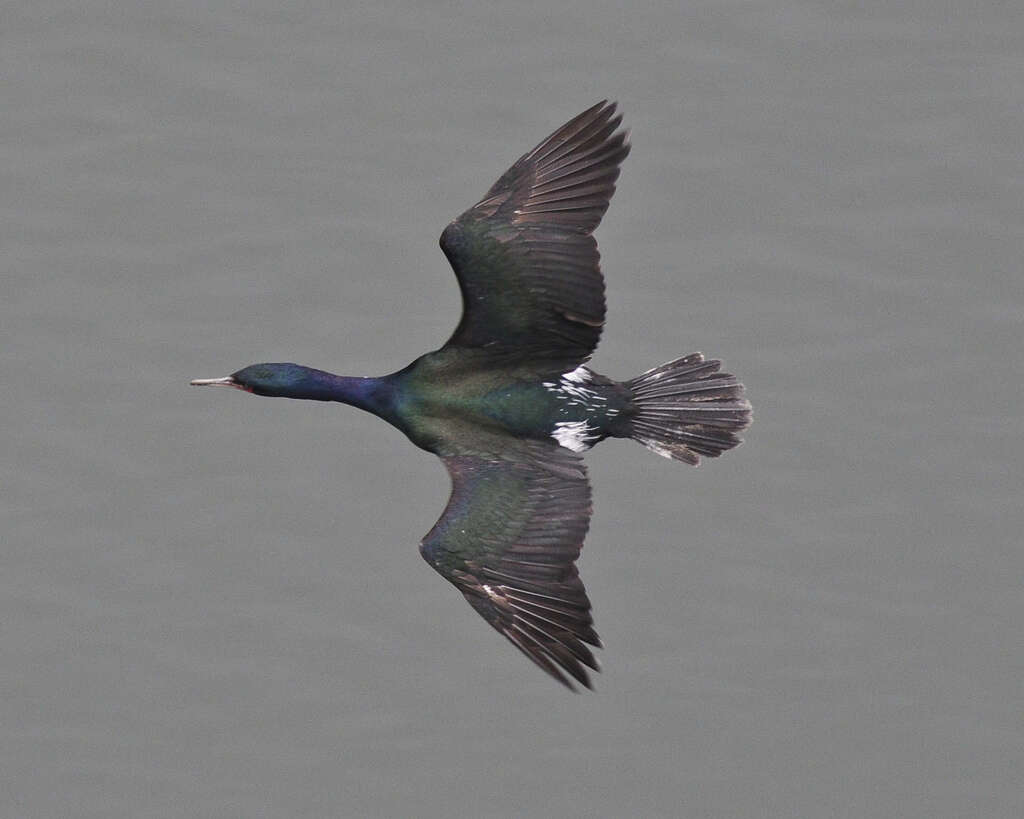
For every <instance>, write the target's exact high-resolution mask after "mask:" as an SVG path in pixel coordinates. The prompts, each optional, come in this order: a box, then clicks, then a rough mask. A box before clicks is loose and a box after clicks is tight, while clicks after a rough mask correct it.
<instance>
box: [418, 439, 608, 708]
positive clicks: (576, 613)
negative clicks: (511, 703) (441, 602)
mask: <svg viewBox="0 0 1024 819" xmlns="http://www.w3.org/2000/svg"><path fill="white" fill-rule="evenodd" d="M512 457H514V458H515V460H509V458H512ZM442 460H443V461H444V463H445V466H447V467H448V472H449V474H450V475H451V478H452V494H451V498H450V499H449V501H448V506H447V507H446V508H445V510H444V514H443V515H441V519H440V520H439V521H438V522H437V524H435V526H434V528H433V529H431V530H430V533H429V534H428V535H427V536H426V537H425V538H424V539H423V542H422V543H421V544H420V553H421V554H422V555H423V557H424V559H425V560H426V561H427V563H429V564H430V565H431V566H433V567H434V568H435V569H436V570H437V571H438V572H439V573H440V574H441V575H442V576H444V577H445V578H447V579H448V580H449V581H451V582H452V583H453V584H454V585H455V586H456V588H458V589H459V591H461V592H462V593H463V594H464V595H465V597H466V599H467V600H468V601H469V604H470V605H471V606H472V607H473V608H474V609H476V611H477V612H478V613H479V614H480V615H481V616H482V617H483V618H484V619H485V620H486V621H487V622H488V623H490V624H491V625H492V626H494V628H496V629H497V630H498V631H500V632H501V633H502V634H504V635H505V636H506V637H507V638H508V639H509V640H510V641H511V642H512V643H513V645H515V646H516V648H518V649H519V650H520V651H522V652H523V653H524V654H525V655H526V656H527V657H529V658H530V659H531V660H533V662H535V663H536V664H537V665H539V666H540V667H541V668H542V669H544V670H545V671H546V672H547V673H548V674H550V675H551V676H552V677H554V678H555V679H556V680H558V681H559V682H561V683H562V684H563V685H565V686H567V687H568V688H570V689H573V685H572V683H571V682H570V681H569V680H568V679H567V677H566V673H567V674H568V675H570V676H571V677H573V678H574V679H575V680H577V681H578V682H580V683H581V684H582V685H585V686H586V687H587V688H590V687H591V685H590V677H589V676H588V674H587V671H586V669H585V668H584V666H586V667H589V668H592V669H594V670H595V671H597V670H599V667H598V664H597V660H596V659H595V658H594V655H593V653H591V651H590V649H589V648H587V646H586V644H587V643H589V644H590V645H592V646H598V647H600V645H601V642H600V640H599V639H598V636H597V634H596V633H595V631H594V628H593V619H592V618H591V616H590V600H588V599H587V593H586V590H585V589H584V588H583V582H582V581H581V580H580V578H579V574H578V573H577V571H576V566H575V560H576V558H577V557H578V556H579V553H580V548H581V547H582V546H583V538H584V536H585V535H586V533H587V527H588V525H589V522H590V484H589V483H588V481H587V473H586V470H585V468H584V466H583V462H582V460H581V459H580V456H579V455H576V454H575V453H573V452H570V451H569V450H567V449H563V448H561V447H558V446H556V445H555V444H554V443H552V444H551V445H548V444H546V443H543V444H542V443H540V442H519V443H518V444H517V446H516V447H515V449H514V450H508V451H506V454H505V456H504V457H502V456H495V457H493V458H491V457H485V456H478V455H457V456H454V457H446V458H443V459H442Z"/></svg>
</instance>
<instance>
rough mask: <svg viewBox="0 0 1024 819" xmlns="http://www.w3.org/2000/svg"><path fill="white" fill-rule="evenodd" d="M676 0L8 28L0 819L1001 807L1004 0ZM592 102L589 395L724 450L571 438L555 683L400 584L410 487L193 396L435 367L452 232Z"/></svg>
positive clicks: (320, 438)
mask: <svg viewBox="0 0 1024 819" xmlns="http://www.w3.org/2000/svg"><path fill="white" fill-rule="evenodd" d="M684 7H685V8H684V10H680V4H678V3H669V2H664V3H645V2H640V3H633V4H629V5H628V8H626V7H622V4H620V3H612V2H596V3H592V2H569V3H566V4H562V5H561V6H560V7H559V8H557V9H552V7H551V5H550V4H540V3H524V4H515V5H514V6H513V5H510V4H507V5H506V6H505V7H503V8H502V9H498V8H496V7H494V8H492V7H484V6H480V7H477V6H470V5H458V4H449V3H410V2H385V3H379V4H373V5H372V7H371V6H367V7H365V8H361V9H355V8H346V7H344V5H343V4H337V5H336V4H328V3H316V4H305V5H301V6H294V7H293V6H284V5H282V4H279V3H270V2H262V3H250V4H244V5H242V6H238V7H229V6H226V5H224V4H219V5H218V4H213V7H212V8H211V6H210V4H205V3H195V2H180V3H175V4H170V5H168V4H157V3H143V2H138V3H108V2H93V1H92V0H88V1H87V2H76V3H67V2H52V3H32V4H26V3H13V4H6V5H5V7H4V13H3V17H4V23H3V26H2V28H0V54H2V58H0V59H2V65H3V74H4V78H5V81H4V83H3V88H4V90H3V92H2V98H3V110H4V113H3V117H2V118H0V174H2V184H0V246H2V248H3V253H2V261H0V265H2V268H0V269H2V273H3V285H2V296H3V297H2V299H0V338H2V344H0V366H2V373H3V385H4V388H3V390H2V391H0V412H2V418H3V432H2V439H0V440H2V457H0V485H2V487H3V492H2V495H0V513H2V518H3V528H2V531H3V534H2V540H3V548H2V551H0V564H2V570H0V720H2V725H3V735H4V740H3V742H2V743H0V771H2V774H0V783H2V785H0V814H2V815H4V816H11V817H15V816H16V817H55V816H61V817H65V816H67V817H71V816H74V817H104V818H105V819H110V818H112V817H133V818H134V817H186V816H187V817H191V816H216V817H264V816H266V817H282V816H289V817H291V816H308V817H329V816H339V817H349V816H351V817H364V816H382V817H398V816H422V817H428V816H437V817H449V816H474V817H512V816H529V817H549V816H579V817H584V816H585V817H593V816H601V817H624V816H644V817H661V816H664V817H676V816H678V817H726V816H727V817H807V818H808V819H818V818H819V817H855V818H856V819H864V817H878V819H890V818H891V817H895V816H899V817H928V818H929V819H936V818H937V817H1017V816H1020V815H1024V791H1022V790H1021V786H1020V781H1021V765H1022V762H1024V722H1022V716H1021V715H1022V713H1024V692H1022V687H1021V679H1022V672H1024V668H1022V663H1021V657H1022V650H1024V641H1022V639H1021V633H1022V624H1024V606H1022V598H1021V578H1022V576H1024V557H1022V553H1021V542H1020V541H1021V536H1020V532H1021V525H1022V523H1024V516H1022V513H1021V511H1020V509H1021V506H1022V503H1021V500H1022V498H1021V495H1022V477H1021V475H1022V473H1021V466H1022V455H1024V452H1022V449H1024V447H1022V443H1021V441H1022V435H1024V422H1022V415H1021V406H1022V400H1024V389H1022V384H1024V342H1022V339H1024V326H1022V321H1024V319H1022V317H1024V284H1022V282H1024V277H1022V265H1021V248H1022V241H1024V218H1022V217H1024V207H1022V193H1024V174H1022V166H1021V151H1020V145H1021V142H1020V139H1021V133H1022V131H1024V115H1022V113H1021V112H1022V111H1024V91H1022V89H1024V56H1022V55H1024V16H1022V13H1021V12H1020V11H1019V10H1018V8H1017V6H1015V5H1014V4H1009V3H1000V2H995V0H992V2H980V3H975V4H970V8H969V9H968V8H967V7H964V8H963V9H962V10H961V8H960V7H954V6H949V5H948V4H935V3H927V2H894V3H877V4H867V5H864V4H839V5H836V4H824V3H807V2H787V0H768V1H767V2H763V3H757V4H750V3H731V2H726V3H720V2H714V3H712V2H707V3H695V4H684ZM606 96H607V97H613V98H617V99H618V100H619V101H620V103H621V105H622V107H623V110H624V111H625V114H626V121H627V124H628V125H629V126H630V127H631V128H632V129H633V143H634V150H633V154H632V155H631V157H630V158H629V159H628V160H627V163H626V167H625V170H624V174H623V176H622V179H621V183H620V187H619V193H618V194H617V196H616V198H615V200H614V202H613V204H612V208H611V210H610V212H609V214H608V217H607V219H606V221H605V224H604V225H603V226H602V228H601V229H600V231H599V233H598V238H599V240H600V242H601V248H602V252H603V258H604V269H605V272H606V275H607V278H608V288H609V304H610V310H609V323H608V327H607V331H606V334H605V338H604V341H603V343H602V347H601V348H600V350H599V351H598V354H597V356H596V357H595V360H594V365H595V367H597V368H598V369H599V370H600V371H602V372H607V373H609V374H610V375H613V376H618V377H628V376H632V375H635V374H636V373H638V372H639V371H640V370H643V369H646V368H647V367H649V366H652V365H654V364H657V363H659V362H661V361H663V360H665V359H668V358H671V357H673V356H676V355H679V354H682V353H686V352H689V351H691V350H694V349H701V350H703V351H704V352H705V353H707V354H709V355H714V356H720V357H723V358H725V360H726V362H727V364H728V366H729V368H730V369H731V370H733V371H735V372H737V373H739V374H740V375H741V376H742V377H743V379H744V381H745V382H746V383H747V385H748V389H749V393H750V397H751V399H752V401H753V402H754V405H755V413H756V421H755V424H754V427H753V428H752V429H751V431H750V433H749V436H748V441H747V443H746V444H745V445H744V446H743V447H741V448H740V449H739V450H737V451H736V452H733V453H730V454H729V455H728V456H727V457H725V458H723V459H722V460H721V461H720V462H716V463H709V464H707V465H706V466H703V467H701V469H699V470H692V469H687V468H685V467H683V466H682V465H679V464H673V463H669V462H667V461H662V460H661V459H658V458H654V457H653V456H651V455H650V454H649V453H646V452H645V451H644V450H642V449H641V448H640V447H638V446H634V445H629V444H625V443H622V442H615V441H612V442H608V443H606V444H604V445H602V446H601V447H600V448H599V449H597V450H595V451H594V452H593V453H592V455H591V456H590V457H589V462H590V468H591V476H592V480H593V483H594V486H595V504H596V507H595V515H594V521H593V526H592V530H591V535H590V537H589V539H588V542H587V546H586V549H585V550H584V556H583V560H582V564H581V568H582V572H583V575H584V578H585V580H586V582H587V585H588V588H589V590H590V593H591V597H592V599H593V600H594V604H595V615H596V618H597V626H598V629H599V631H600V633H601V635H602V637H603V638H604V640H605V643H606V646H607V648H606V650H605V651H604V652H603V653H602V660H603V663H604V666H605V673H604V674H602V675H601V676H600V677H599V678H598V681H597V685H598V690H597V692H596V693H595V694H588V695H586V696H569V695H567V694H566V693H565V692H563V691H562V690H560V689H559V688H558V686H556V685H555V684H553V683H552V682H551V681H550V680H548V679H547V678H545V677H544V676H543V675H542V674H540V673H539V672H537V671H536V669H534V668H533V667H531V666H530V665H529V664H528V663H526V662H525V661H524V660H523V659H522V658H521V657H520V656H518V655H517V653H516V652H515V651H514V650H513V649H511V648H510V647H509V646H507V645H506V644H505V643H504V641H502V640H500V638H498V637H497V636H496V635H495V634H494V633H493V632H492V631H491V630H490V629H488V628H486V627H485V626H484V625H483V624H482V623H481V622H480V621H479V619H478V618H477V617H476V616H475V615H473V613H472V611H470V610H469V609H468V608H467V607H466V605H465V603H464V602H463V601H462V600H461V599H460V598H459V596H458V595H457V594H456V593H455V592H454V591H453V590H452V589H451V588H449V587H448V586H447V585H446V584H444V583H443V582H442V581H440V580H439V579H438V578H437V577H436V576H435V575H434V573H433V572H432V571H431V570H430V568H429V567H428V566H427V565H426V564H425V563H423V561H422V560H421V559H420V557H419V555H418V554H417V551H416V544H417V542H418V539H419V538H420V537H421V536H422V535H423V534H424V533H425V532H426V531H427V530H428V529H429V528H430V526H431V525H432V524H433V522H434V520H435V519H436V517H437V515H438V514H439V513H440V511H441V509H442V507H443V505H444V502H445V499H446V497H447V493H448V486H447V477H446V475H445V472H444V470H443V469H442V468H441V466H440V464H439V463H437V462H436V461H435V459H433V457H432V456H430V455H428V454H426V453H423V452H420V451H418V450H415V449H414V448H413V447H412V446H411V445H410V444H409V443H408V442H407V441H405V440H404V439H403V438H402V437H401V436H400V435H399V434H398V433H396V432H395V431H394V430H392V429H391V428H389V427H387V426H386V425H385V424H383V423H381V422H380V421H378V420H377V419H375V418H372V417H371V416H368V415H362V414H359V413H358V412H356V411H355V410H351V409H348V408H343V407H340V406H327V405H319V404H307V405H302V404H298V403H290V402H286V401H269V400H255V399H252V398H251V397H249V396H244V395H241V394H234V393H231V394H227V393H223V394H222V393H214V394H211V393H208V392H205V391H199V390H193V389H190V388H189V387H188V386H187V382H188V380H189V379H190V378H194V377H199V376H219V375H225V374H227V373H229V372H232V371H234V370H235V369H238V368H239V367H241V366H243V365H245V364H248V363H251V362H254V361H264V360H271V361H273V360H292V361H298V362H303V363H306V364H310V365H313V366H319V367H323V368H326V369H333V370H335V371H340V372H348V373H352V374H363V373H366V374H370V373H382V372H389V371H392V370H394V369H397V368H399V367H401V366H403V365H404V364H406V363H407V362H408V361H409V360H411V359H412V358H413V357H414V356H416V355H418V354H419V353H421V352H423V351H425V350H427V349H430V348H433V347H436V346H438V345H439V344H441V343H442V342H443V341H444V339H445V338H446V337H447V335H448V334H449V333H450V331H451V329H452V327H453V326H454V324H455V322H456V320H457V316H458V310H459V297H458V291H457V288H456V286H455V282H454V278H453V277H452V275H451V273H450V271H449V269H448V267H447V264H446V262H445V260H444V258H443V257H442V255H441V253H440V252H439V251H438V249H437V244H436V242H437V236H438V234H439V233H440V230H441V228H442V227H443V226H444V224H445V223H446V222H447V221H448V220H449V219H450V218H452V217H453V216H455V215H456V214H457V213H459V212H460V211H461V210H462V209H464V208H465V207H466V206H468V205H469V204H471V203H472V202H473V201H475V199H476V198H477V197H479V196H480V195H481V194H482V193H483V192H484V191H485V190H486V189H487V187H488V186H489V185H490V184H491V182H493V181H494V179H495V178H496V177H497V176H498V174H499V173H500V172H501V171H503V170H504V169H505V168H506V167H507V166H508V165H509V164H510V163H511V161H512V160H513V159H515V158H516V157H517V156H518V155H519V154H520V153H522V152H523V151H524V150H526V149H527V148H529V147H531V146H532V145H533V144H534V143H535V142H536V141H538V140H539V139H540V138H541V137H543V136H544V135H545V134H546V133H548V131H550V130H551V129H552V128H553V127H554V126H556V125H558V124H560V123H561V122H563V121H564V120H566V119H567V118H568V117H570V116H571V115H573V114H575V113H576V112H577V111H579V110H582V109H583V108H584V107H586V106H588V105H590V104H591V103H593V102H595V101H596V100H598V99H601V98H603V97H606Z"/></svg>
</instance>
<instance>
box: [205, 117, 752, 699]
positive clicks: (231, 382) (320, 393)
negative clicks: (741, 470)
mask: <svg viewBox="0 0 1024 819" xmlns="http://www.w3.org/2000/svg"><path fill="white" fill-rule="evenodd" d="M620 122H621V116H619V115H617V114H616V113H615V104H614V103H607V102H601V103H599V104H597V105H595V106H594V107H592V108H590V109H588V110H586V111H584V112H583V113H582V114H580V115H579V116H577V117H575V118H574V119H572V120H570V121H569V122H568V123H566V124H565V125H563V126H562V127H561V128H559V129H558V130H557V131H555V132H554V133H553V134H552V135H551V136H549V137H548V138H547V139H545V140H544V141H543V142H541V143H540V145H538V146H537V147H536V148H534V149H533V150H532V151H530V152H529V153H528V154H526V155H525V156H523V157H522V158H521V159H519V161H518V162H516V163H515V164H514V165H513V166H512V167H511V168H510V169H509V170H508V171H507V172H506V173H505V174H504V175H503V176H502V177H501V178H500V179H499V180H498V181H497V182H496V183H495V184H494V186H493V187H492V188H491V189H490V190H489V191H488V192H487V195H486V196H484V198H483V199H481V200H480V201H479V202H478V203H477V204H476V205H474V206H473V207H472V208H470V209H469V210H467V211H466V212H465V213H464V214H462V216H460V217H459V218H458V219H456V220H455V221H454V222H452V223H451V224H450V225H448V227H446V228H445V229H444V232H443V233H442V234H441V249H442V250H443V251H444V254H445V256H447V257H448V260H449V261H450V262H451V265H452V267H453V268H454V270H455V275H456V277H457V278H458V281H459V287H460V289H461V290H462V299H463V313H462V319H461V321H460V322H459V325H458V327H457V328H456V330H455V332H454V334H453V335H452V337H451V338H450V339H449V340H448V342H447V343H446V344H445V345H444V346H443V347H442V348H441V349H440V350H436V351H435V352H432V353H427V354H426V355H424V356H422V357H420V358H418V359H416V361H414V362H413V363H412V364H410V365H409V366H408V367H406V368H405V369H403V370H400V371H399V372H396V373H393V374H392V375H387V376H383V377H380V378H349V377H344V376H338V375H333V374H331V373H326V372H323V371H321V370H313V369H310V368H308V367H302V366H300V365H298V364H254V365H252V366H249V367H246V368H245V369H242V370H239V371H238V372H236V373H235V374H234V375H230V376H228V377H226V378H216V379H198V380H196V381H193V382H192V383H193V384H197V385H203V384H211V385H223V386H230V387H236V388H238V389H242V390H246V391H249V392H253V393H256V394H257V395H268V396H283V397H287V398H306V399H313V400H318V401H340V402H342V403H346V404H351V405H353V406H357V407H360V408H361V409H365V410H367V411H369V412H372V413H374V414H376V415H378V416H380V417H381V418H383V419H384V420H385V421H387V422H389V423H390V424H393V425H394V426H395V427H397V428H398V429H400V430H401V431H402V432H404V433H405V434H406V435H407V436H408V437H409V439H410V440H411V441H412V442H413V443H414V444H416V445H417V446H419V447H422V448H423V449H426V450H428V451H430V452H433V453H435V454H436V455H437V456H438V457H440V458H441V460H442V461H444V464H445V466H446V467H447V469H448V474H449V475H450V476H451V480H452V494H451V498H450V499H449V501H448V506H447V507H446V508H445V510H444V513H443V514H442V515H441V518H440V520H438V522H437V523H436V524H435V525H434V528H433V529H431V530H430V532H429V533H428V534H427V536H426V537H425V538H424V539H423V541H422V543H421V545H420V552H421V553H422V555H423V557H424V559H425V560H426V561H427V562H428V563H429V564H430V565H431V566H433V567H434V569H436V570H437V571H438V572H439V573H440V574H441V575H442V576H444V577H445V578H447V579H448V580H449V581H451V582H452V583H453V584H454V585H455V587H456V588H458V589H459V590H460V591H461V592H462V593H463V594H464V595H465V597H466V599H467V600H468V601H469V603H470V605H471V606H472V607H473V608H474V609H476V611H477V612H478V613H479V614H480V615H481V616H482V617H483V618H484V619H485V620H486V621H487V622H488V623H490V624H491V625H492V626H494V628H496V629H497V630H498V631H500V632H501V633H502V634H504V635H505V636H506V637H507V638H508V639H509V640H510V641H511V642H512V643H513V644H514V645H515V646H516V647H517V648H519V649H520V650H521V651H522V652H523V653H524V654H525V655H526V656H527V657H529V658H530V659H531V660H533V661H534V662H535V663H536V664H537V665H539V666H540V667H541V668H543V669H544V670H545V671H546V672H548V673H549V674H550V675H551V676H553V677H554V678H555V679H557V680H559V681H560V682H562V683H563V684H564V685H566V686H568V687H569V688H572V687H573V685H572V682H571V681H570V678H571V679H574V680H576V681H577V682H579V683H581V684H583V685H585V686H587V687H590V677H589V675H588V673H587V669H593V670H597V669H598V664H597V661H596V659H595V658H594V655H593V653H592V652H591V650H590V648H589V647H588V646H597V647H600V645H601V643H600V640H599V639H598V636H597V633H596V632H595V631H594V627H593V619H592V618H591V615H590V600H589V599H588V598H587V593H586V590H585V589H584V587H583V583H582V581H581V580H580V577H579V574H578V572H577V570H576V565H575V561H576V558H577V557H578V556H579V553H580V549H581V547H582V545H583V539H584V537H585V535H586V533H587V527H588V525H589V521H590V511H591V507H590V484H589V483H588V481H587V472H586V468H585V467H584V465H583V460H582V457H581V456H580V454H579V453H580V452H582V451H584V450H586V449H589V448H590V447H591V446H593V445H594V444H596V443H598V442H599V441H602V440H604V439H605V438H608V437H615V438H632V439H634V440H637V441H639V442H640V443H642V444H644V446H646V447H648V448H649V449H651V450H653V451H654V452H657V453H658V454H659V455H663V456H665V457H668V458H674V459H676V460H680V461H685V462H687V463H691V464H697V463H698V462H699V461H700V456H701V455H703V456H706V457H716V456H718V455H720V454H721V453H722V452H724V451H725V450H727V449H731V448H732V447H734V446H736V445H737V444H738V443H740V438H739V437H737V435H738V433H739V432H741V431H742V430H743V429H745V428H746V427H747V426H748V425H749V423H750V404H749V403H748V402H747V401H746V399H745V398H743V386H742V385H741V384H740V383H739V381H738V380H737V379H736V378H735V377H734V376H732V375H729V374H727V373H722V372H719V362H718V361H707V360H705V359H704V357H703V356H702V355H701V354H700V353H694V354H692V355H689V356H686V357H684V358H681V359H678V360H676V361H671V362H669V363H667V364H663V365H661V366H660V367H656V368H654V369H653V370H649V371H648V372H646V373H644V374H643V375H641V376H638V377H637V378H634V379H632V380H630V381H625V382H617V381H613V380H611V379H610V378H606V377H604V376H602V375H599V374H597V373H595V372H593V371H592V370H590V369H588V368H587V367H585V366H584V362H586V361H587V360H588V359H589V357H590V355H591V353H592V352H593V350H594V348H595V347H596V346H597V342H598V339H599V338H600V335H601V328H602V326H603V324H604V316H605V301H604V280H603V278H602V276H601V271H600V268H599V265H598V261H599V255H598V252H597V244H596V243H595V241H594V238H593V237H592V236H591V233H592V231H593V230H594V229H595V228H596V227H597V225H598V223H599V222H600V221H601V217H602V216H603V215H604V212H605V210H607V208H608V202H609V200H610V199H611V196H612V194H613V193H614V192H615V180H616V179H617V178H618V176H619V165H620V164H621V162H622V160H623V159H625V157H626V155H627V154H628V153H629V144H628V142H627V140H626V134H625V133H624V132H622V131H620V130H618V128H619V124H620Z"/></svg>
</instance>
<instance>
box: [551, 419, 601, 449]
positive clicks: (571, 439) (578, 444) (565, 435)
mask: <svg viewBox="0 0 1024 819" xmlns="http://www.w3.org/2000/svg"><path fill="white" fill-rule="evenodd" d="M593 433H594V428H593V427H591V426H590V425H589V424H588V423H587V422H586V421H559V422H558V423H556V424H555V428H554V430H552V432H551V437H552V438H554V439H555V440H556V441H558V443H560V444H561V445H562V446H564V447H565V448H566V449H571V450H572V451H573V452H582V451H583V450H585V449H589V447H590V442H591V441H593V440H594V438H595V437H596V436H595V435H594V434H593Z"/></svg>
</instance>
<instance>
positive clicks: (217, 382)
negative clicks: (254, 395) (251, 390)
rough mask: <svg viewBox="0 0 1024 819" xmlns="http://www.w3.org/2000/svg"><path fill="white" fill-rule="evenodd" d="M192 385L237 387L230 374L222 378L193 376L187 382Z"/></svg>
mask: <svg viewBox="0 0 1024 819" xmlns="http://www.w3.org/2000/svg"><path fill="white" fill-rule="evenodd" d="M188 383H189V384H191V385H192V386H193V387H209V386H213V387H237V386H238V385H237V384H236V383H235V380H234V379H233V378H232V377H231V376H230V375H228V376H225V377H224V378H193V379H192V380H191V381H189V382H188Z"/></svg>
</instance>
